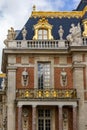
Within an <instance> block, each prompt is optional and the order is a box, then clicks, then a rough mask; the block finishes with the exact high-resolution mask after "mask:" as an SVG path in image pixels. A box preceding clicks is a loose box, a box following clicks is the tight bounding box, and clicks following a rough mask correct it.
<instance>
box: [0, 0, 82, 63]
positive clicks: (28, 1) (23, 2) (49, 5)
mask: <svg viewBox="0 0 87 130" xmlns="http://www.w3.org/2000/svg"><path fill="white" fill-rule="evenodd" d="M79 2H80V0H0V65H1V52H2V48H3V47H5V46H4V44H3V41H4V40H5V39H6V35H7V30H8V29H9V28H10V27H14V29H15V30H20V29H21V28H22V27H23V26H24V24H25V23H26V21H27V20H28V18H29V16H30V14H31V11H32V6H33V5H36V8H37V10H39V11H40V10H41V11H71V10H73V9H75V8H76V7H77V5H78V4H79Z"/></svg>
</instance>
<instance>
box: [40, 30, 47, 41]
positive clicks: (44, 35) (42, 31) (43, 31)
mask: <svg viewBox="0 0 87 130" xmlns="http://www.w3.org/2000/svg"><path fill="white" fill-rule="evenodd" d="M47 36H48V35H47V30H45V29H40V30H38V39H47V38H48V37H47Z"/></svg>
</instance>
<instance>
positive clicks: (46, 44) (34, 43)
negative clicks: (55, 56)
mask: <svg viewBox="0 0 87 130" xmlns="http://www.w3.org/2000/svg"><path fill="white" fill-rule="evenodd" d="M68 46H69V43H68V41H67V40H63V41H60V40H25V41H24V40H14V41H11V42H9V43H8V47H10V48H28V49H58V48H60V47H63V48H65V47H68Z"/></svg>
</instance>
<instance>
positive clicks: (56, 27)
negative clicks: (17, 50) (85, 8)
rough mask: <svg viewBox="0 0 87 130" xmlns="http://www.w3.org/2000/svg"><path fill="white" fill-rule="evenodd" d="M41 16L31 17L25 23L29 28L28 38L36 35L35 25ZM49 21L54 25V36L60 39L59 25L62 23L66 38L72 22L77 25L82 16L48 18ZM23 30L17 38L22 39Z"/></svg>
mask: <svg viewBox="0 0 87 130" xmlns="http://www.w3.org/2000/svg"><path fill="white" fill-rule="evenodd" d="M39 19H40V18H34V17H32V18H29V20H28V21H27V23H26V24H25V25H24V26H25V27H26V30H27V35H26V40H32V39H33V36H34V25H35V24H37V22H38V20H39ZM46 19H47V20H48V23H49V24H51V25H53V28H52V36H53V37H54V39H55V40H57V39H59V35H58V30H59V26H60V25H62V27H63V30H64V36H63V38H64V39H66V36H67V35H68V34H69V29H70V26H71V24H72V23H74V24H75V25H77V24H78V23H80V22H81V19H80V18H46ZM22 39H23V37H22V30H21V31H20V33H19V35H18V36H17V38H16V40H22Z"/></svg>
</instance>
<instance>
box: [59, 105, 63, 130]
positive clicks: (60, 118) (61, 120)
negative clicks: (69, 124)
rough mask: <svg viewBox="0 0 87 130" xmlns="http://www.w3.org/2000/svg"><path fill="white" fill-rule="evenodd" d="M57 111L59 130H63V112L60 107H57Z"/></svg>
mask: <svg viewBox="0 0 87 130" xmlns="http://www.w3.org/2000/svg"><path fill="white" fill-rule="evenodd" d="M58 109H59V130H63V110H62V106H60V105H59V106H58Z"/></svg>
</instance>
